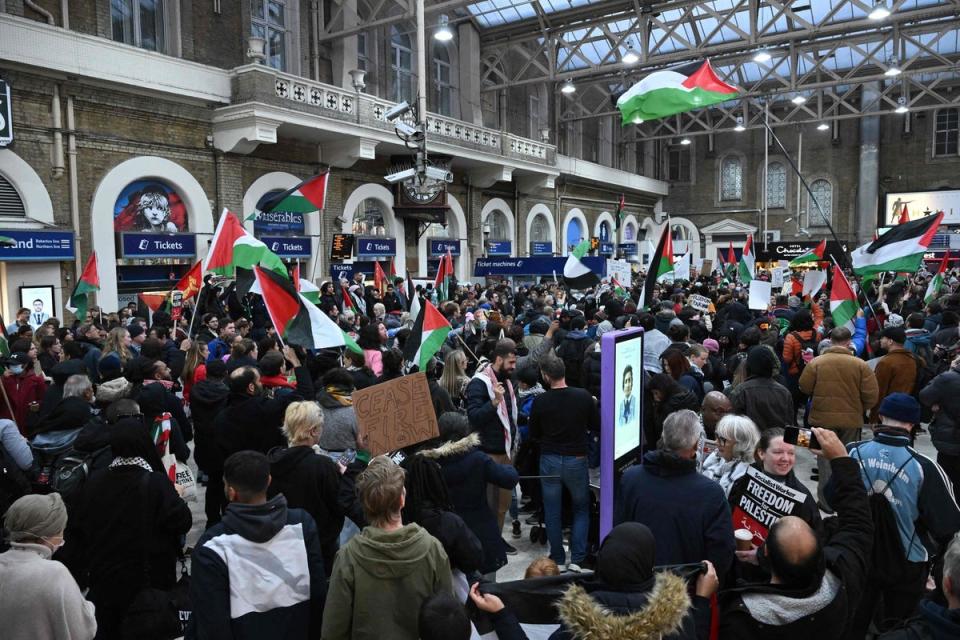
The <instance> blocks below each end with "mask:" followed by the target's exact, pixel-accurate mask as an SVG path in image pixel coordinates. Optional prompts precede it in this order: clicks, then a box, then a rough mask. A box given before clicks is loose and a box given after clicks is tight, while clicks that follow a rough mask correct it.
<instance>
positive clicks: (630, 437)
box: [613, 339, 643, 460]
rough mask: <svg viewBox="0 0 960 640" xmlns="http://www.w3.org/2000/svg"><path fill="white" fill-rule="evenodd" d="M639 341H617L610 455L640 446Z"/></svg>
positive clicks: (640, 346) (640, 350)
mask: <svg viewBox="0 0 960 640" xmlns="http://www.w3.org/2000/svg"><path fill="white" fill-rule="evenodd" d="M642 344H643V342H642V341H641V340H636V339H634V340H620V341H618V342H617V343H616V347H615V349H616V354H617V356H616V376H615V378H614V380H615V382H616V386H615V387H614V390H613V397H614V399H615V400H614V407H615V408H616V415H615V416H614V429H613V457H614V459H615V460H619V459H620V458H622V457H623V456H625V455H627V454H628V453H630V452H631V451H633V450H634V449H636V448H637V447H639V446H640V434H641V432H642V430H641V429H640V383H641V377H642V375H643V368H642V366H641V365H642V362H643V358H642V356H643V353H642Z"/></svg>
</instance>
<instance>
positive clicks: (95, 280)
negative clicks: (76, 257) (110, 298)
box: [80, 251, 100, 289]
mask: <svg viewBox="0 0 960 640" xmlns="http://www.w3.org/2000/svg"><path fill="white" fill-rule="evenodd" d="M80 282H84V283H86V284H87V285H89V286H91V287H94V288H96V289H99V288H100V274H99V273H98V272H97V252H96V251H94V252H93V253H91V254H90V257H89V258H87V264H86V265H85V266H84V267H83V273H81V274H80Z"/></svg>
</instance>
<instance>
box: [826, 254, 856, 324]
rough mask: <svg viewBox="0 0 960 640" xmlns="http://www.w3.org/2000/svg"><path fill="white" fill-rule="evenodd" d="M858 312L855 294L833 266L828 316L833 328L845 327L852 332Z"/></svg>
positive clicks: (838, 269)
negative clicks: (830, 318)
mask: <svg viewBox="0 0 960 640" xmlns="http://www.w3.org/2000/svg"><path fill="white" fill-rule="evenodd" d="M859 310H860V305H859V304H858V303H857V294H856V293H854V292H853V287H851V286H850V282H848V281H847V277H846V276H845V275H843V271H842V270H841V269H840V267H838V266H836V265H834V267H833V285H832V286H831V287H830V315H831V316H833V324H834V326H837V327H846V328H848V329H850V331H851V332H853V328H854V318H856V317H857V311H859Z"/></svg>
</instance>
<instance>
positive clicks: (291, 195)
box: [247, 171, 330, 220]
mask: <svg viewBox="0 0 960 640" xmlns="http://www.w3.org/2000/svg"><path fill="white" fill-rule="evenodd" d="M329 182H330V171H326V172H325V173H321V174H320V175H318V176H314V177H312V178H309V179H307V180H304V181H303V182H301V183H300V184H298V185H297V186H295V187H293V188H292V189H287V190H286V191H282V192H280V193H268V194H267V195H265V196H263V197H262V198H260V200H259V201H258V202H257V211H261V212H263V213H270V212H271V211H283V212H284V213H316V212H317V211H320V210H321V209H323V208H324V206H325V205H326V201H327V183H329ZM255 216H256V211H255V212H254V213H253V214H252V215H251V216H250V217H248V218H247V220H252V219H253V218H254V217H255Z"/></svg>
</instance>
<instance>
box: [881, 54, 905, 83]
mask: <svg viewBox="0 0 960 640" xmlns="http://www.w3.org/2000/svg"><path fill="white" fill-rule="evenodd" d="M901 73H903V72H902V71H901V70H900V65H899V64H897V59H896V58H893V59H891V60H888V61H887V70H886V71H884V72H883V75H885V76H887V77H888V78H895V77H897V76H898V75H900V74H901Z"/></svg>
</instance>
